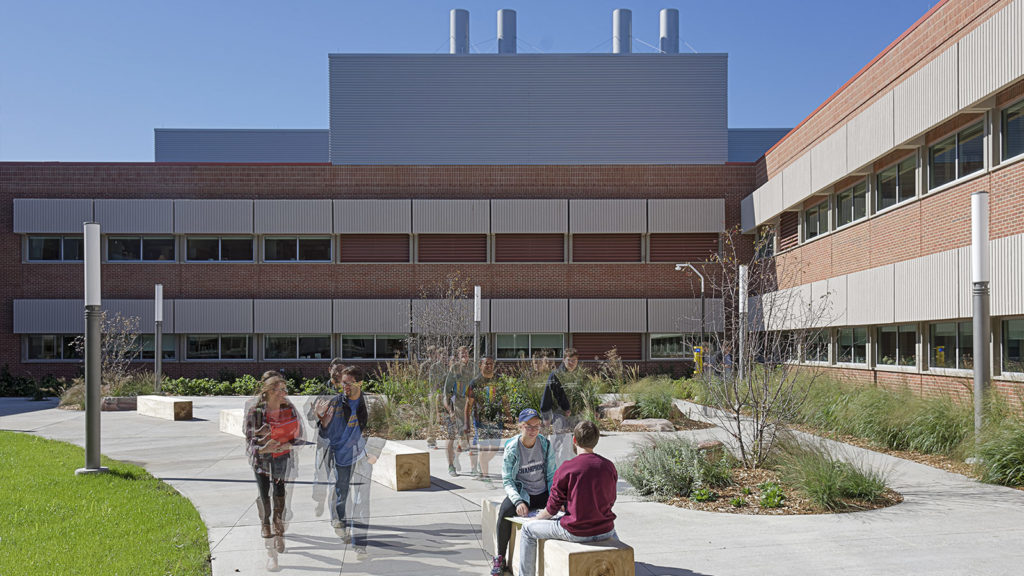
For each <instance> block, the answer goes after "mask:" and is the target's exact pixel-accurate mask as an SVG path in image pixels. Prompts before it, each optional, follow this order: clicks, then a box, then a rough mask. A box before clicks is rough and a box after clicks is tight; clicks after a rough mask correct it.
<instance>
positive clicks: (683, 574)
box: [636, 562, 711, 576]
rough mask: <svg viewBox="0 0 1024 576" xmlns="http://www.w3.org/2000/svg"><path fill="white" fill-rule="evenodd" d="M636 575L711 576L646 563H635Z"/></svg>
mask: <svg viewBox="0 0 1024 576" xmlns="http://www.w3.org/2000/svg"><path fill="white" fill-rule="evenodd" d="M636 567H637V572H636V573H637V574H638V575H639V574H644V575H645V576H646V575H647V574H650V575H651V576H711V575H710V574H704V573H703V572H694V571H693V570H687V569H685V568H670V567H668V566H655V565H653V564H648V563H646V562H637V563H636ZM641 569H642V570H646V571H647V572H641V571H640V570H641Z"/></svg>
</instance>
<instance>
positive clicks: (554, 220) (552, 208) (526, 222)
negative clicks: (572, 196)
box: [491, 200, 569, 234]
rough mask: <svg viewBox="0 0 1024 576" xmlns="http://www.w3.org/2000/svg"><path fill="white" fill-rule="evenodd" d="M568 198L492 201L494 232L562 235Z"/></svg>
mask: <svg viewBox="0 0 1024 576" xmlns="http://www.w3.org/2000/svg"><path fill="white" fill-rule="evenodd" d="M568 231H569V201H568V200H491V232H492V233H494V234H565V233H566V232H568Z"/></svg>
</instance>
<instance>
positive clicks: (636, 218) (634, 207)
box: [569, 199, 647, 234]
mask: <svg viewBox="0 0 1024 576" xmlns="http://www.w3.org/2000/svg"><path fill="white" fill-rule="evenodd" d="M569 232H571V233H573V234H594V233H597V234H612V233H623V234H643V233H645V232H647V202H646V201H645V200H641V199H628V200H570V201H569Z"/></svg>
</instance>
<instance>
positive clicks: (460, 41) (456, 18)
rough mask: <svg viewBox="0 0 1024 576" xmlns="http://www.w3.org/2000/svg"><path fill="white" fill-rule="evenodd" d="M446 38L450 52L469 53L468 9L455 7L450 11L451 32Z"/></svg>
mask: <svg viewBox="0 0 1024 576" xmlns="http://www.w3.org/2000/svg"><path fill="white" fill-rule="evenodd" d="M448 38H449V40H450V41H451V53H452V54H469V10H462V9H461V8H455V9H453V10H452V11H451V32H450V33H449V36H448Z"/></svg>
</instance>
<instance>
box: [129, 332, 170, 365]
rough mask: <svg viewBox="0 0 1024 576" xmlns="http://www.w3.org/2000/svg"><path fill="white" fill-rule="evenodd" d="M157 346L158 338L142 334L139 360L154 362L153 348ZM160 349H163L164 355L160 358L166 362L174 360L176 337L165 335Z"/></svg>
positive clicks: (140, 336) (161, 340)
mask: <svg viewBox="0 0 1024 576" xmlns="http://www.w3.org/2000/svg"><path fill="white" fill-rule="evenodd" d="M155 344H156V336H155V335H153V334H140V335H139V343H138V345H139V360H152V359H153V358H154V356H153V346H154V345H155ZM160 347H161V348H162V349H163V354H161V355H160V357H161V358H162V359H164V360H174V358H175V354H174V352H175V350H174V335H173V334H164V335H163V336H162V337H161V338H160Z"/></svg>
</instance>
